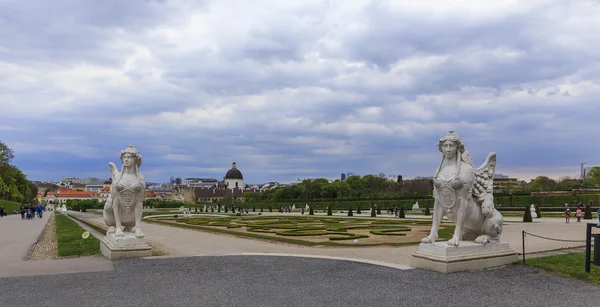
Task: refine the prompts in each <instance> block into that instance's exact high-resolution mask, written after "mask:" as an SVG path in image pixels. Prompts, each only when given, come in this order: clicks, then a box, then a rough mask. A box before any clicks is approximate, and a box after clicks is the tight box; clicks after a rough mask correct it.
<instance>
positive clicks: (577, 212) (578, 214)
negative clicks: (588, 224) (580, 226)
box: [575, 208, 581, 223]
mask: <svg viewBox="0 0 600 307" xmlns="http://www.w3.org/2000/svg"><path fill="white" fill-rule="evenodd" d="M575 217H576V218H577V223H579V222H581V208H577V211H575Z"/></svg>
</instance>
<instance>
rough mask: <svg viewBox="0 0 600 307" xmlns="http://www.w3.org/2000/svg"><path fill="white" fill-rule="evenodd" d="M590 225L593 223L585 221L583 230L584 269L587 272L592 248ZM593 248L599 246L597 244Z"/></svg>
mask: <svg viewBox="0 0 600 307" xmlns="http://www.w3.org/2000/svg"><path fill="white" fill-rule="evenodd" d="M592 225H594V224H593V223H587V227H586V230H585V271H586V272H587V273H589V272H590V262H591V261H590V254H591V249H592ZM594 248H599V246H595V247H594Z"/></svg>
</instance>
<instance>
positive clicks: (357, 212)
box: [356, 205, 361, 214]
mask: <svg viewBox="0 0 600 307" xmlns="http://www.w3.org/2000/svg"><path fill="white" fill-rule="evenodd" d="M356 214H361V212H360V205H358V208H356Z"/></svg>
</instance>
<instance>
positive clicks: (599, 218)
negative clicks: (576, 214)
mask: <svg viewBox="0 0 600 307" xmlns="http://www.w3.org/2000/svg"><path fill="white" fill-rule="evenodd" d="M596 214H597V215H598V223H600V209H598V212H596Z"/></svg>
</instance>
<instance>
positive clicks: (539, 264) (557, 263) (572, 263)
mask: <svg viewBox="0 0 600 307" xmlns="http://www.w3.org/2000/svg"><path fill="white" fill-rule="evenodd" d="M592 256H593V251H592ZM525 264H526V265H529V266H533V267H536V268H540V269H544V270H546V271H549V272H552V273H554V274H558V275H561V276H564V277H568V278H575V279H581V280H585V281H591V282H593V283H596V284H598V285H600V266H595V265H593V264H592V265H591V268H590V273H586V272H585V253H571V254H564V255H556V256H550V257H541V258H532V259H526V260H525Z"/></svg>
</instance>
